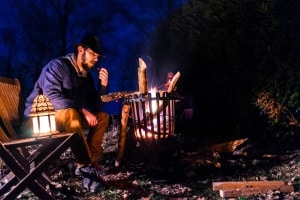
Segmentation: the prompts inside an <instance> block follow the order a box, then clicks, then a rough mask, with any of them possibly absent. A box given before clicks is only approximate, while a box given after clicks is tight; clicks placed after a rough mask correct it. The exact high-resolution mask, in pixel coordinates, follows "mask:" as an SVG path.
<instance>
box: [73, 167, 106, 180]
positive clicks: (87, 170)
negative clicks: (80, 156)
mask: <svg viewBox="0 0 300 200" xmlns="http://www.w3.org/2000/svg"><path fill="white" fill-rule="evenodd" d="M79 170H80V173H81V175H82V176H83V177H86V178H89V179H91V180H92V181H98V182H103V180H102V174H103V172H102V171H100V170H98V169H96V168H95V167H91V166H86V167H81V168H80V169H79Z"/></svg>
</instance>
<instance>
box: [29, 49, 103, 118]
mask: <svg viewBox="0 0 300 200" xmlns="http://www.w3.org/2000/svg"><path fill="white" fill-rule="evenodd" d="M74 65H75V55H74V54H68V55H66V56H64V57H60V58H55V59H53V60H51V61H50V62H49V63H48V64H47V65H45V66H44V67H43V69H42V72H41V74H40V76H39V78H38V80H37V82H36V84H35V85H34V88H33V91H32V92H31V93H30V95H29V96H28V97H27V99H26V102H25V106H26V108H25V112H24V115H25V116H27V117H28V115H29V114H30V112H31V106H32V103H33V100H34V98H35V97H36V96H37V95H38V88H39V87H40V88H41V89H42V91H43V95H45V96H46V97H48V98H49V100H50V102H51V103H52V104H53V106H54V109H55V110H59V109H66V108H75V109H81V108H86V109H88V110H90V111H92V112H93V111H101V109H102V103H103V102H102V101H101V98H100V96H101V95H103V94H107V93H108V88H107V87H103V86H101V85H100V81H98V83H97V84H98V85H97V86H98V87H97V88H98V90H96V85H95V82H94V81H95V80H94V78H93V76H92V75H91V74H90V73H88V74H87V76H86V77H82V76H79V75H78V73H77V71H76V70H75V67H74Z"/></svg>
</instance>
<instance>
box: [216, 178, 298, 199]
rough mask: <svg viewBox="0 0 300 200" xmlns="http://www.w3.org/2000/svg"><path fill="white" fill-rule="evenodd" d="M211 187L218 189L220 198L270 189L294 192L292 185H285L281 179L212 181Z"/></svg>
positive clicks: (253, 193) (246, 194) (247, 194)
mask: <svg viewBox="0 0 300 200" xmlns="http://www.w3.org/2000/svg"><path fill="white" fill-rule="evenodd" d="M212 187H213V191H218V190H220V191H219V192H220V196H221V197H222V198H228V197H232V198H233V197H240V196H250V195H257V194H261V193H267V192H268V191H270V190H277V191H280V192H294V187H293V186H290V185H286V184H285V183H284V182H283V181H237V182H213V183H212Z"/></svg>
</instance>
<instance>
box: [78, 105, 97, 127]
mask: <svg viewBox="0 0 300 200" xmlns="http://www.w3.org/2000/svg"><path fill="white" fill-rule="evenodd" d="M81 112H82V114H83V115H84V117H85V119H86V121H87V122H88V124H89V126H96V125H97V124H98V120H97V118H96V116H95V115H93V114H92V113H91V112H90V111H88V110H87V109H85V108H82V109H81Z"/></svg>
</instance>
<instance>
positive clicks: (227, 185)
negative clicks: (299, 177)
mask: <svg viewBox="0 0 300 200" xmlns="http://www.w3.org/2000/svg"><path fill="white" fill-rule="evenodd" d="M282 185H285V183H284V182H283V181H228V182H213V183H212V189H213V191H218V190H236V189H242V188H257V187H263V186H274V187H278V186H282Z"/></svg>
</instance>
